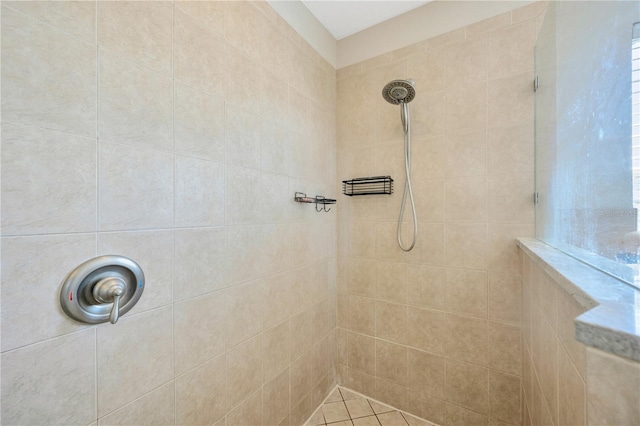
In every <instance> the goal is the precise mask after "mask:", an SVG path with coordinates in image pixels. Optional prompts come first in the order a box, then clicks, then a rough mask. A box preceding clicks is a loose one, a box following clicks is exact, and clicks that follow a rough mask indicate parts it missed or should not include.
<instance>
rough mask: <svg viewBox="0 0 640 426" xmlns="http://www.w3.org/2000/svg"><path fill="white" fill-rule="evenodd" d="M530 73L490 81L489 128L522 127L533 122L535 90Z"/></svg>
mask: <svg viewBox="0 0 640 426" xmlns="http://www.w3.org/2000/svg"><path fill="white" fill-rule="evenodd" d="M531 78H532V75H531V73H530V72H527V73H524V74H518V75H516V76H513V77H508V78H501V79H499V80H490V81H489V84H488V89H487V90H488V95H487V96H488V97H487V100H488V103H489V107H488V117H489V122H488V125H489V127H504V126H520V125H524V124H529V123H531V121H532V120H533V90H531Z"/></svg>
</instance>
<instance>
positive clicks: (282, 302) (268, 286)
mask: <svg viewBox="0 0 640 426" xmlns="http://www.w3.org/2000/svg"><path fill="white" fill-rule="evenodd" d="M262 285H263V286H264V304H265V312H264V325H265V327H270V326H272V325H274V324H278V323H279V322H281V321H283V320H285V319H287V318H289V313H290V311H291V307H290V304H291V302H292V299H291V287H292V274H290V273H288V272H283V273H281V274H278V275H273V276H270V277H267V278H264V279H262Z"/></svg>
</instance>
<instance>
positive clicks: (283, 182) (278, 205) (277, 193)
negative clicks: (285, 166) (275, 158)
mask: <svg viewBox="0 0 640 426" xmlns="http://www.w3.org/2000/svg"><path fill="white" fill-rule="evenodd" d="M260 184H261V186H262V194H263V195H262V196H263V203H262V206H263V209H264V211H263V216H262V219H263V221H264V223H283V222H288V221H289V220H290V218H291V206H290V205H289V200H290V199H291V194H290V193H289V178H288V177H287V175H278V174H271V173H262V179H261V182H260Z"/></svg>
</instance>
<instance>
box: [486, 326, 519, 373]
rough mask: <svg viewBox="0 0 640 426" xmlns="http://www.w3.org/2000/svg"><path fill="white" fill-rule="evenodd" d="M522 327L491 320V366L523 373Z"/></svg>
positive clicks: (509, 371)
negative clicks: (521, 352)
mask: <svg viewBox="0 0 640 426" xmlns="http://www.w3.org/2000/svg"><path fill="white" fill-rule="evenodd" d="M520 335H521V334H520V327H518V326H513V325H507V324H502V323H497V322H492V321H490V322H489V367H490V368H495V369H496V370H501V371H505V372H507V373H511V374H515V375H516V376H520V375H522V366H521V364H520V362H521V358H522V356H521V354H520V351H521V344H520Z"/></svg>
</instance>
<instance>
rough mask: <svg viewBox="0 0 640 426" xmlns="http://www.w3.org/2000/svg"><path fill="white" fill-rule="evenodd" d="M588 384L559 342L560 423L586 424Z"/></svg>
mask: <svg viewBox="0 0 640 426" xmlns="http://www.w3.org/2000/svg"><path fill="white" fill-rule="evenodd" d="M585 390H586V386H585V384H584V381H583V380H582V378H581V377H580V375H579V374H578V371H577V370H576V368H575V367H574V365H573V363H572V362H571V358H569V355H568V354H567V352H566V351H565V350H564V349H563V348H562V346H561V345H560V344H558V423H559V424H575V425H584V424H586V421H587V420H586V412H585V407H586V399H585V398H586V393H585Z"/></svg>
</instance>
